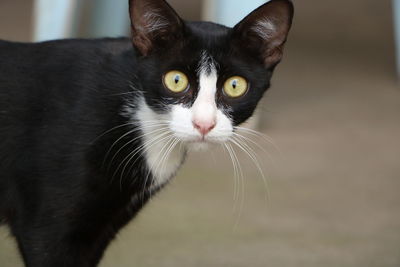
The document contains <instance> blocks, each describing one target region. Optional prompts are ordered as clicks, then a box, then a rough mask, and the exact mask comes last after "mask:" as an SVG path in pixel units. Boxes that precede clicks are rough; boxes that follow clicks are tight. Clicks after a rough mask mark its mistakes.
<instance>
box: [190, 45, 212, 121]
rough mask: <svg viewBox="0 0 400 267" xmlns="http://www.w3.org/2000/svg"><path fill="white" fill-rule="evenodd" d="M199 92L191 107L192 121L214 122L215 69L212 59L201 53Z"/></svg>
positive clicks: (205, 53)
mask: <svg viewBox="0 0 400 267" xmlns="http://www.w3.org/2000/svg"><path fill="white" fill-rule="evenodd" d="M198 75H199V92H198V94H197V97H196V100H195V102H194V104H193V107H192V112H193V120H196V121H198V122H207V121H215V119H216V113H217V104H216V103H215V94H216V92H217V80H218V75H217V69H216V66H215V61H214V59H213V58H212V57H211V56H210V55H208V54H207V52H205V51H203V53H202V56H201V61H200V63H199V69H198Z"/></svg>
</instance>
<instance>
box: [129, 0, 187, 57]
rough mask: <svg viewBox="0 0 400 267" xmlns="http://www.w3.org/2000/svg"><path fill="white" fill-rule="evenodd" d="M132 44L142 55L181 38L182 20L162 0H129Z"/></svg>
mask: <svg viewBox="0 0 400 267" xmlns="http://www.w3.org/2000/svg"><path fill="white" fill-rule="evenodd" d="M129 13H130V17H131V27H132V41H133V45H134V46H135V47H136V48H137V49H138V51H139V52H140V53H141V55H143V56H147V55H148V54H149V53H151V52H152V51H154V50H155V49H162V48H165V47H166V46H168V45H171V44H173V42H174V41H177V40H179V39H180V38H182V35H183V22H182V19H181V18H180V17H179V16H178V14H177V13H176V12H175V11H174V10H173V9H172V7H171V6H170V5H169V4H168V3H167V2H166V1H164V0H130V1H129Z"/></svg>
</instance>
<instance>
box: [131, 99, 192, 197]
mask: <svg viewBox="0 0 400 267" xmlns="http://www.w3.org/2000/svg"><path fill="white" fill-rule="evenodd" d="M136 101H137V103H135V106H134V107H128V109H130V110H128V112H129V113H130V114H132V118H131V119H132V120H134V121H135V124H136V127H139V129H140V133H141V136H140V137H141V144H140V147H138V148H137V150H138V151H141V152H142V153H141V154H142V156H143V158H144V163H145V164H146V169H147V170H148V171H147V174H146V175H145V177H143V179H145V181H144V182H145V183H146V184H148V183H149V182H151V186H150V188H149V189H150V190H151V189H152V188H157V187H160V186H163V185H164V184H165V183H167V182H168V181H169V180H170V179H171V178H173V176H174V175H175V174H176V172H177V171H178V169H179V167H180V166H181V165H182V163H183V161H184V158H185V155H186V149H185V148H184V147H183V146H182V142H181V141H180V140H179V139H178V138H177V137H176V136H175V135H174V134H173V133H172V132H171V130H170V129H169V123H168V121H169V118H168V115H167V114H165V115H164V114H159V113H156V112H155V111H153V110H152V109H151V108H150V107H149V106H148V105H147V104H146V103H145V101H144V99H143V98H138V99H136ZM132 109H134V110H135V111H133V110H132ZM149 179H152V180H149Z"/></svg>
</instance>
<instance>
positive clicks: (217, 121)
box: [0, 0, 293, 267]
mask: <svg viewBox="0 0 400 267" xmlns="http://www.w3.org/2000/svg"><path fill="white" fill-rule="evenodd" d="M130 15H131V21H132V40H133V46H132V41H130V40H129V39H99V40H61V41H51V42H44V43H36V44H25V43H12V42H5V41H0V221H1V222H3V223H6V224H8V225H9V227H10V229H11V232H12V234H13V235H14V236H15V237H16V239H17V242H18V246H19V249H20V251H21V254H22V256H23V259H24V262H25V264H26V266H31V267H32V266H33V267H46V266H48V267H50V266H51V267H54V266H74V267H79V266H96V265H97V263H98V262H99V260H100V259H101V257H102V255H103V252H104V250H105V249H106V247H107V245H108V244H109V242H110V241H111V240H112V239H113V237H114V236H115V234H116V233H117V232H118V230H119V229H120V228H121V227H123V226H124V225H125V224H126V223H128V221H129V220H130V219H132V218H133V217H134V216H135V214H136V213H137V212H138V211H139V210H140V209H141V208H142V207H143V205H144V204H145V203H146V201H147V200H148V199H149V197H150V196H151V195H152V194H154V193H156V192H157V191H158V190H159V189H161V188H162V187H163V186H164V185H165V184H166V183H167V182H168V181H169V180H170V179H171V178H172V177H173V176H174V174H175V173H176V172H177V170H178V169H179V167H180V166H181V164H182V163H183V161H184V159H185V154H186V151H188V150H190V149H197V148H203V147H206V146H209V145H213V144H218V143H223V142H226V141H228V140H229V139H230V138H232V136H233V134H234V132H235V127H237V126H238V125H239V124H241V123H242V122H244V121H245V120H246V119H248V118H249V117H250V116H251V115H252V114H253V111H254V109H255V108H256V106H257V103H258V102H259V100H260V99H261V97H262V96H263V94H264V92H265V91H266V90H267V89H268V88H269V86H270V78H271V75H272V72H273V70H274V68H275V66H276V65H277V64H278V63H279V61H280V60H281V58H282V51H283V46H284V44H285V41H286V39H287V34H288V32H289V29H290V26H291V22H292V17H293V5H292V3H291V1H289V0H272V1H270V2H269V3H267V4H264V5H263V6H261V7H260V8H258V9H257V10H255V11H254V12H252V13H251V14H250V15H248V16H247V17H246V18H245V19H243V20H242V21H241V22H240V23H239V24H237V25H236V26H235V27H234V28H233V29H231V28H227V27H224V26H221V25H217V24H214V23H208V22H186V21H183V20H182V19H181V18H180V17H179V16H178V15H177V14H176V13H175V11H174V10H173V9H172V8H171V7H170V6H169V5H168V4H167V3H166V2H165V1H164V0H131V1H130ZM232 15H233V16H234V14H232ZM1 265H2V264H1Z"/></svg>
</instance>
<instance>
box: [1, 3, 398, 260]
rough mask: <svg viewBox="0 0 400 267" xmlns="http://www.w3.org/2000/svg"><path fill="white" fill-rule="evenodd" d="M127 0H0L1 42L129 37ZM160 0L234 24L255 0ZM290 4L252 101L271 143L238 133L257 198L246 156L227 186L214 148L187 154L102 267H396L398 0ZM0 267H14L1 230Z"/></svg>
mask: <svg viewBox="0 0 400 267" xmlns="http://www.w3.org/2000/svg"><path fill="white" fill-rule="evenodd" d="M126 2H127V1H125V0H121V1H116V0H114V1H111V0H96V1H94V0H87V1H85V0H79V1H74V0H71V1H65V0H64V1H61V0H60V1H58V0H50V1H46V0H37V1H32V0H0V38H1V39H8V40H14V41H40V40H48V39H54V38H65V37H97V36H121V35H127V34H128V33H129V28H128V25H129V21H128V17H127V10H126V8H127V3H126ZM169 2H170V4H171V5H172V6H173V7H175V8H176V10H177V11H178V12H179V13H180V14H181V16H182V17H183V18H185V19H189V20H199V19H206V20H212V21H217V22H220V23H223V24H226V25H234V23H236V22H237V21H239V20H240V19H241V18H242V17H243V16H244V15H245V14H247V13H248V11H249V10H251V9H253V8H255V7H256V6H258V5H260V4H261V3H262V2H263V1H234V0H227V1H225V0H220V1H218V0H215V1H214V0H209V1H201V0H191V1H185V0H170V1H169ZM294 2H295V5H296V16H295V20H294V25H293V30H292V32H291V35H290V38H289V42H288V45H287V47H286V54H285V58H284V61H283V62H282V63H281V65H280V66H279V67H278V68H277V70H276V73H275V76H274V78H273V87H272V88H271V90H270V91H269V92H268V94H267V95H266V97H265V101H264V102H263V103H262V104H261V107H260V109H259V118H260V125H261V126H259V128H260V129H259V130H260V131H261V132H263V133H264V134H268V135H269V136H270V137H271V138H272V139H273V143H274V145H271V144H270V143H267V142H264V141H263V140H262V139H257V138H256V139H255V140H257V142H258V143H259V144H260V146H262V148H260V147H258V146H256V145H254V144H252V143H250V144H251V145H253V149H254V151H255V152H256V153H257V154H258V157H259V161H260V164H261V165H262V169H263V170H264V173H265V175H266V176H267V181H268V191H269V195H268V200H267V201H266V200H265V196H266V190H265V187H264V183H263V181H262V176H261V175H260V174H259V172H258V171H257V168H256V166H255V165H254V164H253V163H252V161H251V160H249V159H248V157H247V156H246V154H244V153H239V151H238V154H239V155H238V157H239V161H240V162H241V165H242V167H243V173H244V178H245V179H244V182H243V183H240V190H239V194H234V192H235V186H234V179H233V168H232V164H231V160H230V157H229V156H228V155H227V153H226V152H224V151H222V150H218V149H217V148H216V149H215V150H213V151H212V153H211V154H209V153H207V154H201V153H199V154H194V155H191V156H190V158H189V160H188V163H187V164H186V165H185V166H184V168H183V169H182V170H181V171H180V173H179V175H178V177H177V178H176V179H175V180H174V181H173V182H172V183H171V185H169V186H168V187H167V188H166V189H165V190H164V191H162V192H161V193H160V194H158V195H157V196H155V197H154V201H151V202H150V204H149V205H148V206H147V207H146V208H145V209H144V210H143V211H142V212H141V214H140V215H139V216H138V218H137V219H136V220H135V221H133V222H132V223H130V224H129V226H128V227H126V228H124V229H123V230H122V231H121V232H120V234H119V235H118V238H117V239H116V240H115V242H113V243H112V245H111V247H110V248H109V249H108V250H107V252H106V255H105V257H104V259H103V261H102V263H101V266H102V267H111V266H121V267H125V266H187V267H191V266H229V267H231V266H238V267H239V266H252V267H265V266H272V267H275V266H276V267H286V266H287V267H292V266H296V267H299V266H304V267H314V266H315V267H321V266H324V267H330V266H332V267H337V266H341V267H350V266H362V267H398V266H400V193H399V191H400V88H399V86H398V79H397V75H396V56H395V54H396V53H395V51H396V45H395V43H396V42H395V40H396V38H395V34H394V33H395V32H396V30H395V27H394V26H393V25H395V24H394V22H395V21H396V19H395V16H393V14H396V12H395V10H396V8H397V9H398V10H399V12H400V8H399V7H398V6H399V5H398V1H397V0H395V1H393V2H392V1H388V0H382V1H376V0H351V1H335V0H324V1H315V0H295V1H294ZM399 24H400V23H399ZM249 137H252V136H251V135H250V136H249ZM276 147H277V148H276ZM264 150H267V152H268V154H269V155H268V154H267V153H266V152H265V151H264ZM236 188H237V187H236ZM242 190H243V191H242ZM234 195H239V196H235V198H234ZM238 199H239V200H238ZM241 207H242V208H241ZM0 266H7V267H8V266H10V267H17V266H22V262H21V261H20V259H19V256H18V253H17V251H16V249H15V243H14V241H13V239H12V238H11V237H10V236H9V233H8V232H7V229H4V228H3V229H1V231H0Z"/></svg>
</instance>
